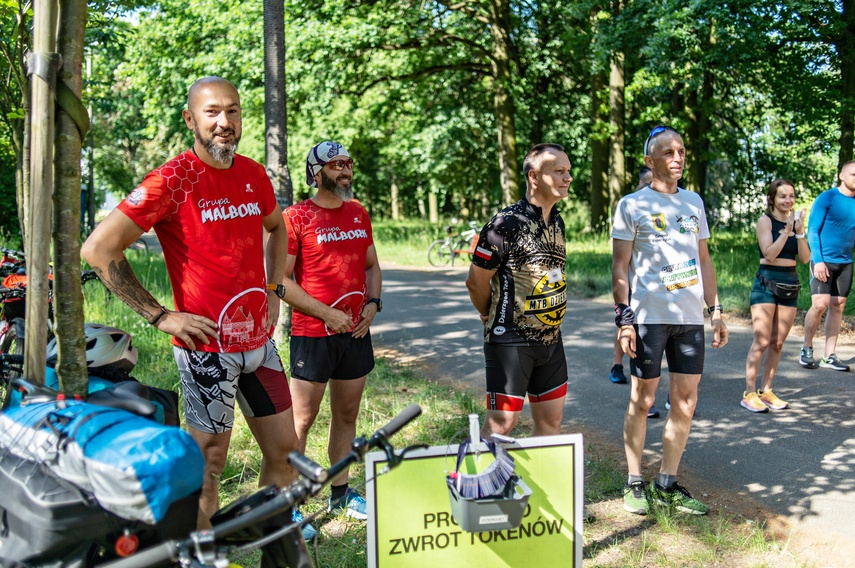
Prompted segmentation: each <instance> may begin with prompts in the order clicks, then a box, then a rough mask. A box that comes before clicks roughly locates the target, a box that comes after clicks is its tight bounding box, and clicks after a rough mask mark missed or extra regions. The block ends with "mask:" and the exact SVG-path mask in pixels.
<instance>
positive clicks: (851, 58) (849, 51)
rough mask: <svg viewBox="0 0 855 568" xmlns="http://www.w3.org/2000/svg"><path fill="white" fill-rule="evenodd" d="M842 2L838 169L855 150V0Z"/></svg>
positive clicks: (839, 48) (850, 157) (839, 54)
mask: <svg viewBox="0 0 855 568" xmlns="http://www.w3.org/2000/svg"><path fill="white" fill-rule="evenodd" d="M842 4H843V23H844V28H843V31H842V33H840V34H839V35H838V36H837V41H836V42H835V46H836V47H837V54H838V56H839V57H840V79H841V93H840V99H841V100H840V102H841V104H840V153H839V154H838V156H837V166H838V169H839V168H840V166H842V165H843V164H844V163H845V162H847V161H849V160H851V159H852V157H853V155H852V153H853V150H855V148H853V146H855V141H853V131H854V130H855V0H844V1H843V3H842Z"/></svg>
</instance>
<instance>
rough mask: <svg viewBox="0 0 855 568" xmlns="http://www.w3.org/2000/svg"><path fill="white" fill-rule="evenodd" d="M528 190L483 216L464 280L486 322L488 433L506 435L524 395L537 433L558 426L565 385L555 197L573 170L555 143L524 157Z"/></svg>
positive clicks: (561, 246)
mask: <svg viewBox="0 0 855 568" xmlns="http://www.w3.org/2000/svg"><path fill="white" fill-rule="evenodd" d="M523 173H524V175H525V181H526V195H525V196H524V197H523V198H522V199H520V200H519V201H518V202H517V203H515V204H514V205H511V206H510V207H507V208H505V209H503V210H502V211H500V212H499V213H498V214H496V216H495V217H493V219H492V220H491V221H490V222H489V223H487V224H486V225H485V226H484V228H483V230H482V231H481V235H480V237H479V239H478V245H477V247H476V249H475V254H474V255H473V258H472V265H471V266H470V267H469V276H468V277H467V279H466V287H467V288H468V290H469V298H470V299H471V300H472V305H474V306H475V309H476V310H478V313H479V314H480V315H481V322H482V323H483V324H484V342H485V343H484V357H485V360H486V375H487V418H486V420H485V423H484V428H483V432H484V434H485V435H490V434H502V435H507V434H509V433H510V432H511V430H513V428H514V427H515V426H516V425H517V423H518V421H519V416H520V412H521V411H522V409H523V405H524V403H525V398H526V395H528V400H529V403H530V405H531V414H532V418H533V419H534V432H533V433H534V435H535V436H544V435H554V434H558V433H559V429H560V427H561V419H562V415H563V411H564V397H565V394H566V393H567V361H566V359H565V357H564V346H563V344H562V341H561V327H560V326H561V321H562V320H563V318H564V312H565V310H566V303H567V291H566V281H565V275H564V267H565V264H566V262H567V251H566V247H565V241H564V221H563V220H562V219H561V215H559V213H558V211H557V209H556V208H555V205H556V204H557V203H558V202H559V201H561V200H562V199H564V198H566V197H567V192H568V190H569V188H570V183H571V182H572V181H573V176H571V175H570V160H569V158H568V157H567V154H565V153H564V148H563V147H561V146H559V145H558V144H538V145H537V146H535V147H533V148H532V149H531V150H529V152H528V154H527V155H526V157H525V161H524V162H523Z"/></svg>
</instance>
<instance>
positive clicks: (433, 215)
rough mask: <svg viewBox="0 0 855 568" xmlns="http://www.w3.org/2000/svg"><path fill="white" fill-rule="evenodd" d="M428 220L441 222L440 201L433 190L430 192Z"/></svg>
mask: <svg viewBox="0 0 855 568" xmlns="http://www.w3.org/2000/svg"><path fill="white" fill-rule="evenodd" d="M428 220H429V221H430V222H431V223H439V203H437V200H436V194H435V193H434V192H433V191H429V192H428Z"/></svg>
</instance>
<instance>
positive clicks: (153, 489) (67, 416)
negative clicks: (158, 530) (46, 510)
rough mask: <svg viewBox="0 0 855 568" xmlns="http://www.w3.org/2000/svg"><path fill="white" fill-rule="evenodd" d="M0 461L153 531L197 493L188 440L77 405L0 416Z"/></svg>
mask: <svg viewBox="0 0 855 568" xmlns="http://www.w3.org/2000/svg"><path fill="white" fill-rule="evenodd" d="M0 454H2V455H14V456H17V457H19V458H21V459H25V460H29V461H32V462H36V463H39V464H41V465H42V466H44V467H47V468H48V469H49V470H50V471H51V472H52V473H53V474H55V475H56V476H57V477H59V478H60V479H63V480H65V481H67V482H69V483H71V484H73V485H74V486H76V487H78V488H80V489H82V490H83V491H84V492H86V493H88V494H90V495H91V496H92V497H94V499H95V500H96V501H97V502H98V504H99V505H100V506H101V507H102V508H103V509H105V510H106V511H109V512H110V513H113V514H115V515H117V516H118V517H121V518H124V519H128V520H133V521H142V522H144V523H147V524H150V525H154V524H156V523H158V522H160V521H161V520H162V519H163V518H164V516H165V515H166V512H167V510H168V509H169V507H170V506H171V505H172V504H173V503H174V502H176V501H179V500H181V499H183V498H185V497H187V496H189V495H191V494H193V493H195V492H197V491H198V490H199V489H200V488H201V486H202V475H203V471H204V459H203V457H202V452H201V451H200V450H199V447H198V445H197V444H196V442H195V441H194V440H193V439H192V438H191V437H190V435H189V434H188V433H186V432H184V431H182V430H181V429H179V428H176V427H173V426H163V425H160V424H157V423H155V422H153V421H152V420H149V419H146V418H143V417H140V416H137V415H135V414H132V413H130V412H127V411H125V410H120V409H114V408H105V407H102V406H96V405H93V404H89V403H86V402H80V401H50V402H38V403H36V402H33V403H30V404H25V405H23V406H19V407H16V408H10V409H8V410H7V411H5V412H4V413H2V414H0Z"/></svg>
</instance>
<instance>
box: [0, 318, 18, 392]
mask: <svg viewBox="0 0 855 568" xmlns="http://www.w3.org/2000/svg"><path fill="white" fill-rule="evenodd" d="M0 353H10V354H12V355H23V354H24V338H23V337H18V327H17V325H16V323H15V321H11V322H9V329H7V330H6V335H4V336H3V341H2V343H0ZM4 375H5V376H4V377H3V383H4V384H3V385H2V386H3V387H4V388H5V387H6V386H7V385H8V384H10V383H11V382H12V381H13V380H15V379H17V378H20V377H21V373H19V372H18V371H14V370H11V369H9V370H6V371H4ZM7 394H8V388H7V392H4V393H3V400H2V402H3V404H4V406H5V403H6V395H7Z"/></svg>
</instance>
